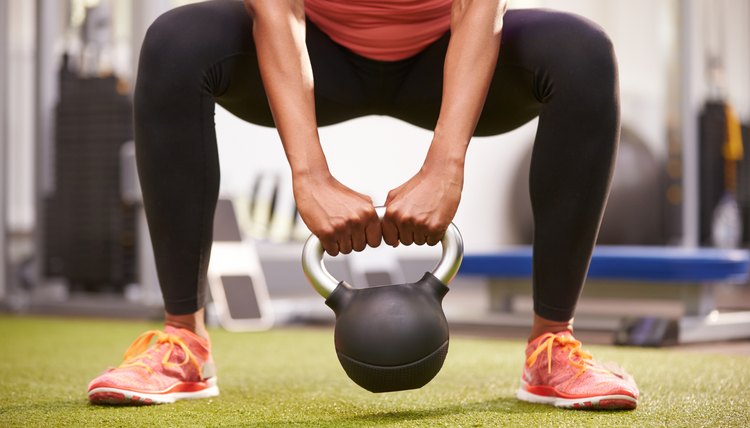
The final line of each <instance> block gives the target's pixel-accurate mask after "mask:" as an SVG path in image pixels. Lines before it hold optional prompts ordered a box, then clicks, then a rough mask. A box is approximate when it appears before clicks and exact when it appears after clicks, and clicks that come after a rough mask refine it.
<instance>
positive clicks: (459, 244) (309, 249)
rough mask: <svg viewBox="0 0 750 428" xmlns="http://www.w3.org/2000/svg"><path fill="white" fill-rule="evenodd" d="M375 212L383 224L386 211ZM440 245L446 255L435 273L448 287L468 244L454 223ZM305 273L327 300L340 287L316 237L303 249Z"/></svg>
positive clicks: (316, 289)
mask: <svg viewBox="0 0 750 428" xmlns="http://www.w3.org/2000/svg"><path fill="white" fill-rule="evenodd" d="M375 211H376V212H377V213H378V217H379V218H380V219H381V220H382V219H383V215H385V207H376V208H375ZM440 243H441V244H442V246H443V255H442V257H441V258H440V261H439V262H438V263H437V265H436V266H435V268H433V269H432V272H431V273H432V275H433V276H435V277H436V278H437V279H439V280H440V281H441V282H442V283H443V284H445V285H448V283H449V282H450V281H451V280H452V279H453V277H454V276H456V273H457V272H458V268H459V267H460V266H461V260H463V257H464V240H463V238H462V237H461V233H460V232H459V231H458V228H457V227H456V226H455V225H454V224H453V223H451V224H450V225H448V229H447V230H446V231H445V235H443V239H442V240H441V241H440ZM302 270H303V271H304V272H305V276H306V277H307V279H308V280H309V281H310V283H311V284H312V286H313V288H314V289H315V291H317V292H318V294H320V295H321V296H323V297H324V298H326V299H327V298H328V296H330V295H331V293H332V292H333V290H335V289H336V287H337V286H338V285H339V282H340V281H339V280H337V279H336V278H334V277H333V275H331V274H330V273H329V272H328V270H327V269H326V267H325V264H324V263H323V245H322V244H321V243H320V240H319V239H318V237H317V236H315V235H310V237H309V238H307V241H306V242H305V247H304V248H303V249H302Z"/></svg>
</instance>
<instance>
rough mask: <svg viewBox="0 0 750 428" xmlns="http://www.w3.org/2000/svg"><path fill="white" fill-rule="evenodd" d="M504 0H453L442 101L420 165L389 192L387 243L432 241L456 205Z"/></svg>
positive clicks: (489, 75) (494, 53) (492, 68)
mask: <svg viewBox="0 0 750 428" xmlns="http://www.w3.org/2000/svg"><path fill="white" fill-rule="evenodd" d="M506 9H507V2H506V1H505V0H454V1H453V7H452V10H451V39H450V42H449V44H448V52H447V54H446V57H445V65H444V81H443V101H442V104H441V106H440V115H439V117H438V121H437V125H436V126H435V132H434V135H433V138H432V144H431V145H430V149H429V150H428V152H427V156H426V158H425V161H424V164H423V165H422V168H421V169H420V171H419V172H418V173H417V174H416V175H415V176H414V177H412V178H411V179H410V180H409V181H407V182H406V183H405V184H403V185H402V186H400V187H398V188H396V189H394V190H392V191H391V192H390V193H389V194H388V200H387V201H386V206H387V207H388V210H387V213H386V217H385V221H384V222H383V237H384V239H385V242H386V243H387V244H389V245H397V244H398V242H399V241H400V242H402V243H404V244H406V245H409V244H411V243H412V242H415V243H417V244H424V243H425V242H426V243H427V244H430V245H435V244H436V243H438V242H440V239H441V238H442V236H443V234H444V233H445V230H446V229H447V227H448V224H450V222H451V220H452V219H453V217H454V216H455V214H456V211H457V210H458V203H459V201H460V199H461V190H462V188H463V173H464V160H465V158H466V149H467V148H468V146H469V140H470V139H471V136H472V135H473V133H474V129H475V128H476V125H477V122H478V121H479V115H480V114H481V112H482V107H483V106H484V101H485V98H486V96H487V90H488V88H489V86H490V82H491V80H492V76H493V74H494V71H495V65H496V63H497V57H498V52H499V48H500V33H501V30H502V23H503V14H504V13H505V10H506Z"/></svg>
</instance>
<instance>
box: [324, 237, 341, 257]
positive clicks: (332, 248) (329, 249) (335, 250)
mask: <svg viewBox="0 0 750 428" xmlns="http://www.w3.org/2000/svg"><path fill="white" fill-rule="evenodd" d="M320 243H321V244H322V245H323V249H324V250H325V251H326V253H328V254H330V255H331V256H333V257H336V256H338V255H339V244H338V243H337V242H336V241H334V240H325V241H324V240H321V241H320Z"/></svg>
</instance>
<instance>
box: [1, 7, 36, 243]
mask: <svg viewBox="0 0 750 428" xmlns="http://www.w3.org/2000/svg"><path fill="white" fill-rule="evenodd" d="M4 1H7V5H6V7H7V8H8V9H7V12H8V17H9V20H8V27H7V35H8V60H9V61H8V63H7V64H4V65H5V66H7V72H8V74H7V79H8V80H7V82H6V83H7V86H6V89H7V99H8V101H9V104H10V106H9V108H8V110H7V116H6V118H7V126H8V128H7V131H6V135H7V138H8V139H7V149H8V162H7V166H8V171H7V178H8V182H7V198H8V199H7V210H8V211H7V212H8V219H7V221H8V225H9V227H10V228H11V229H13V230H22V231H30V230H31V229H32V228H33V225H34V182H35V181H34V170H35V169H34V128H35V126H34V77H35V74H34V73H35V69H34V43H35V40H36V39H35V33H34V29H35V25H34V22H35V10H36V8H35V2H33V1H28V0H4Z"/></svg>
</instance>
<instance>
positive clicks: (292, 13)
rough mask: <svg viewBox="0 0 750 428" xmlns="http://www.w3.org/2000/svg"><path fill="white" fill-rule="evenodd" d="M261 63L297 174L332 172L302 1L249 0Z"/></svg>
mask: <svg viewBox="0 0 750 428" xmlns="http://www.w3.org/2000/svg"><path fill="white" fill-rule="evenodd" d="M245 6H246V8H247V10H248V13H250V15H251V16H252V17H253V38H254V40H255V47H256V51H257V55H258V64H259V66H260V73H261V77H262V79H263V86H264V88H265V90H266V94H267V97H268V103H269V105H270V107H271V112H272V114H273V118H274V122H275V124H276V128H277V129H278V132H279V136H280V137H281V142H282V144H283V146H284V151H285V152H286V156H287V159H288V160H289V165H290V166H291V169H292V173H293V175H294V176H302V175H308V174H312V173H328V166H327V164H326V160H325V156H324V154H323V150H322V148H321V147H320V140H319V138H318V131H317V124H316V117H315V96H314V91H313V86H314V85H313V73H312V66H311V65H310V57H309V55H308V53H307V47H306V46H305V15H304V3H303V1H302V0H270V1H267V0H246V1H245Z"/></svg>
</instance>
